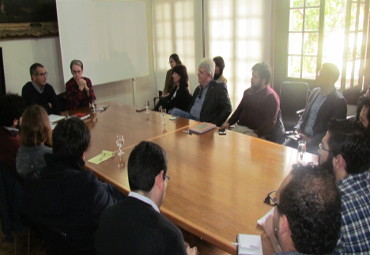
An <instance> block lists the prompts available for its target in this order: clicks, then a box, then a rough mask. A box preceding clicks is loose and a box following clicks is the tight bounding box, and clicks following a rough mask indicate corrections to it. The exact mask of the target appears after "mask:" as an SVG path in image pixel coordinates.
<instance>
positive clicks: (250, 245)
mask: <svg viewBox="0 0 370 255" xmlns="http://www.w3.org/2000/svg"><path fill="white" fill-rule="evenodd" d="M231 244H232V245H235V246H239V247H241V248H244V249H252V250H255V249H259V248H260V247H258V246H257V245H253V244H241V243H236V242H232V243H231Z"/></svg>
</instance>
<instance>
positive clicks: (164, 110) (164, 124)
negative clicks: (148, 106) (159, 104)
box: [161, 108, 167, 129]
mask: <svg viewBox="0 0 370 255" xmlns="http://www.w3.org/2000/svg"><path fill="white" fill-rule="evenodd" d="M166 118H167V113H166V109H165V108H162V109H161V121H162V125H163V129H166V121H167V120H166Z"/></svg>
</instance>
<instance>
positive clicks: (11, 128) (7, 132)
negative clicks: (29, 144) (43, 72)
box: [0, 94, 25, 174]
mask: <svg viewBox="0 0 370 255" xmlns="http://www.w3.org/2000/svg"><path fill="white" fill-rule="evenodd" d="M24 108H25V103H24V100H23V98H22V97H20V96H18V95H15V94H7V95H2V96H0V141H1V142H0V163H2V164H5V165H6V166H7V167H8V168H9V169H11V170H12V171H14V172H13V173H14V174H15V173H16V167H15V158H16V155H17V151H18V148H19V146H20V141H19V123H20V118H21V116H22V113H23V110H24Z"/></svg>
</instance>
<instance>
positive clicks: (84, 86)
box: [66, 59, 96, 110]
mask: <svg viewBox="0 0 370 255" xmlns="http://www.w3.org/2000/svg"><path fill="white" fill-rule="evenodd" d="M70 68H71V73H72V75H73V77H72V78H71V79H70V80H69V81H68V82H67V83H66V94H67V109H69V110H71V109H76V108H79V107H86V106H89V105H90V104H93V103H94V102H95V100H96V97H95V93H94V89H93V87H92V83H91V80H90V79H89V78H87V77H83V76H82V75H83V72H84V65H83V63H82V62H81V61H80V60H76V59H75V60H72V61H71V64H70Z"/></svg>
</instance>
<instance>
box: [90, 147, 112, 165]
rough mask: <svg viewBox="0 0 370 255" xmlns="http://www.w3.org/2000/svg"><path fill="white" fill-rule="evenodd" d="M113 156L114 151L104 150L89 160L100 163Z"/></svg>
mask: <svg viewBox="0 0 370 255" xmlns="http://www.w3.org/2000/svg"><path fill="white" fill-rule="evenodd" d="M113 156H114V152H113V151H106V150H103V151H102V152H101V153H100V154H98V155H96V156H95V157H93V158H91V159H89V162H90V163H93V164H97V165H98V164H100V163H101V162H104V161H106V160H107V159H110V158H111V157H113Z"/></svg>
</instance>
